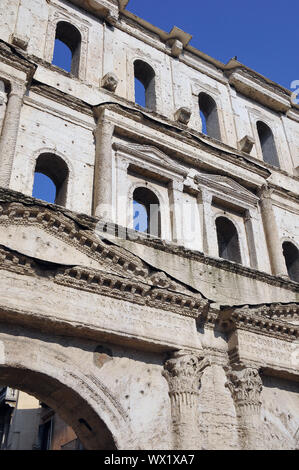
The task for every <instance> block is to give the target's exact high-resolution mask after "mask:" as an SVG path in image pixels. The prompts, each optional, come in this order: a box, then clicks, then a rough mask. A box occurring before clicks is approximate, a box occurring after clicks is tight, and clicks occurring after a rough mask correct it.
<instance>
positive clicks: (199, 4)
mask: <svg viewBox="0 0 299 470" xmlns="http://www.w3.org/2000/svg"><path fill="white" fill-rule="evenodd" d="M127 10H129V11H131V12H132V13H135V14H136V15H137V16H140V17H142V18H144V19H145V20H147V21H149V22H150V23H152V24H154V25H155V26H158V27H159V28H161V29H163V30H165V31H170V30H171V29H172V27H173V26H174V25H176V26H177V27H179V28H181V29H183V30H184V31H186V32H187V33H189V34H191V35H192V36H193V38H192V40H191V43H190V44H191V45H192V46H194V47H196V48H197V49H200V50H201V51H202V52H204V53H206V54H208V55H210V56H212V57H214V58H215V59H218V60H220V61H221V62H224V63H227V62H228V61H229V59H230V58H232V57H234V56H237V57H238V60H239V61H240V62H242V63H243V64H245V65H247V66H248V67H250V68H252V69H253V70H256V71H257V72H259V73H261V74H262V75H265V76H266V77H268V78H270V79H271V80H273V81H275V82H277V83H279V84H280V85H282V86H284V87H285V88H288V89H290V84H291V82H292V81H293V80H299V47H298V46H299V24H298V18H299V2H298V0H297V1H295V0H284V1H283V2H282V1H278V0H274V1H273V0H250V1H249V0H239V1H238V0H226V1H221V0H216V1H213V0H210V2H207V1H205V2H203V1H200V0H183V1H182V0H130V2H129V4H128V6H127Z"/></svg>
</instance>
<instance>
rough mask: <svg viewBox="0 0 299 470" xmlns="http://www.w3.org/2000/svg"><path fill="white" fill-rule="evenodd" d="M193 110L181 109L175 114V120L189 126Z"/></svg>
mask: <svg viewBox="0 0 299 470" xmlns="http://www.w3.org/2000/svg"><path fill="white" fill-rule="evenodd" d="M191 114H192V112H191V110H190V109H189V108H184V107H183V108H180V109H178V110H177V111H176V113H175V120H176V121H178V122H181V123H182V124H185V125H187V124H188V122H189V121H190V118H191Z"/></svg>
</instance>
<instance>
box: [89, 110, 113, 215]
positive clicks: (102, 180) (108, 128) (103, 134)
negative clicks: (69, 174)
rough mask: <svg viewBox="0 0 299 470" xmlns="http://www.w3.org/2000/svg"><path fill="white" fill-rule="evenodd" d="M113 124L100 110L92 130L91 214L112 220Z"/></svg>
mask: <svg viewBox="0 0 299 470" xmlns="http://www.w3.org/2000/svg"><path fill="white" fill-rule="evenodd" d="M113 132H114V124H112V123H111V122H110V121H108V120H107V118H105V116H104V110H102V111H101V112H100V115H99V117H98V122H97V127H96V129H95V131H94V135H95V140H96V151H95V167H94V188H93V215H94V216H95V217H98V218H102V219H105V221H107V222H111V221H112V187H113V184H112V137H113Z"/></svg>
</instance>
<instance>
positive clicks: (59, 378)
mask: <svg viewBox="0 0 299 470" xmlns="http://www.w3.org/2000/svg"><path fill="white" fill-rule="evenodd" d="M1 329H2V330H3V329H5V333H3V332H0V384H1V385H7V386H9V387H12V388H16V389H19V390H22V391H24V392H26V393H28V394H30V395H33V396H35V397H36V398H38V399H39V400H41V401H43V402H45V403H46V404H47V405H48V406H50V407H51V408H53V409H54V410H55V411H56V412H57V413H58V414H59V415H60V417H61V418H62V419H63V420H64V421H65V422H66V423H67V424H68V425H69V426H71V427H72V428H73V430H74V432H75V433H76V434H77V436H78V438H79V439H80V441H81V442H82V444H83V446H84V448H85V449H88V450H101V449H105V450H112V449H130V448H136V447H135V446H136V443H133V442H131V438H132V433H131V432H130V425H129V423H128V418H127V416H126V414H125V412H124V411H123V410H122V407H121V405H120V404H119V403H118V401H117V400H116V399H115V398H114V397H113V396H112V395H111V394H110V392H109V391H108V390H107V389H106V388H105V386H104V385H103V384H102V383H101V382H100V381H99V380H98V379H97V378H96V377H95V376H93V375H92V374H88V371H87V373H85V372H84V371H83V370H82V368H81V367H80V366H79V365H78V364H77V363H76V361H74V362H73V361H72V357H71V356H68V355H66V354H65V353H62V352H61V348H60V347H59V343H57V344H55V342H53V339H51V343H48V342H45V341H43V339H41V338H39V337H38V335H34V336H33V337H32V336H30V334H28V336H26V335H25V332H24V331H23V332H22V333H21V334H20V331H18V332H16V328H12V332H11V333H10V332H9V330H10V328H9V327H4V328H2V327H1Z"/></svg>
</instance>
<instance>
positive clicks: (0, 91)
mask: <svg viewBox="0 0 299 470" xmlns="http://www.w3.org/2000/svg"><path fill="white" fill-rule="evenodd" d="M6 104H7V95H6V92H5V84H4V82H3V81H2V80H0V136H1V132H2V124H3V121H4V117H5V111H6Z"/></svg>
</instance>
